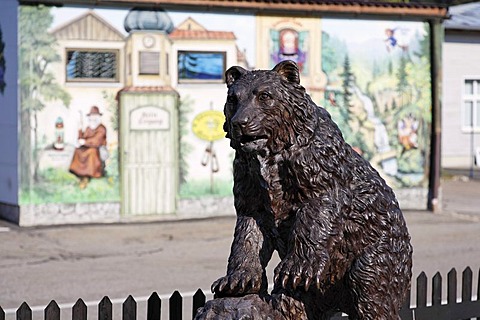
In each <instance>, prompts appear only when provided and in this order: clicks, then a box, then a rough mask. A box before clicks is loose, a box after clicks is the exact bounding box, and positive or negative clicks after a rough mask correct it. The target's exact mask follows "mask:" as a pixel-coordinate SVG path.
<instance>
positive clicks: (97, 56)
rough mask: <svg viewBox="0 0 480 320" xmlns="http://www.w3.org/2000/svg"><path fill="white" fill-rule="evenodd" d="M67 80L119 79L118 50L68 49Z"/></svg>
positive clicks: (114, 80) (96, 80)
mask: <svg viewBox="0 0 480 320" xmlns="http://www.w3.org/2000/svg"><path fill="white" fill-rule="evenodd" d="M66 74H67V81H71V82H73V81H83V82H86V81H90V82H98V81H112V82H116V81H118V50H89V49H67V65H66Z"/></svg>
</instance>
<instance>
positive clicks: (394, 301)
mask: <svg viewBox="0 0 480 320" xmlns="http://www.w3.org/2000/svg"><path fill="white" fill-rule="evenodd" d="M401 261H402V260H401V259H400V257H399V256H398V255H395V254H393V253H392V252H391V250H390V248H389V247H388V246H386V245H382V244H379V245H378V244H376V245H372V246H369V247H367V248H366V249H365V251H364V254H363V255H362V256H361V257H360V258H358V259H357V260H356V261H355V262H354V264H353V266H352V268H351V270H350V272H349V277H348V281H349V282H350V286H351V288H352V289H351V290H353V294H354V297H355V298H354V300H355V302H354V304H355V305H354V312H352V314H351V315H350V319H362V320H363V319H369V320H398V319H400V316H399V311H400V308H401V306H402V304H403V301H404V299H405V294H406V292H407V291H408V288H409V286H410V278H411V270H410V268H411V264H410V262H409V261H410V260H409V259H407V262H406V263H403V265H402V262H401ZM353 313H355V314H353Z"/></svg>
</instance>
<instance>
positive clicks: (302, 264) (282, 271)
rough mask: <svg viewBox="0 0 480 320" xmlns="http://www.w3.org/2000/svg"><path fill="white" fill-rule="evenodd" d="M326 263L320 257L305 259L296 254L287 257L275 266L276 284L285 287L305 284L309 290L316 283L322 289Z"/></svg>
mask: <svg viewBox="0 0 480 320" xmlns="http://www.w3.org/2000/svg"><path fill="white" fill-rule="evenodd" d="M324 270H325V263H324V262H322V261H320V260H319V259H313V260H308V261H307V260H304V259H300V258H299V257H298V256H296V255H293V254H292V255H289V256H287V257H285V258H284V259H283V260H282V261H280V263H279V264H278V266H277V267H276V268H275V278H274V281H275V286H276V287H281V288H284V289H288V288H292V289H293V290H296V289H297V287H301V286H303V287H304V289H305V291H308V289H309V288H310V285H311V284H312V283H314V284H315V285H316V287H317V289H320V287H321V283H322V274H323V271H324Z"/></svg>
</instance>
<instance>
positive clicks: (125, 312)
mask: <svg viewBox="0 0 480 320" xmlns="http://www.w3.org/2000/svg"><path fill="white" fill-rule="evenodd" d="M446 279H447V281H446V288H444V287H443V285H444V281H443V279H442V276H441V274H440V273H438V272H437V273H436V274H435V275H434V276H433V277H432V279H431V289H430V292H431V299H430V302H429V301H428V292H429V280H428V277H427V275H426V274H425V272H422V273H420V275H419V276H418V277H417V278H416V283H415V284H413V283H412V285H416V297H415V298H416V299H415V301H416V305H415V306H413V307H412V306H411V304H410V295H408V297H407V299H406V301H405V304H404V306H403V307H402V309H401V310H400V316H401V318H402V319H403V320H413V319H415V320H423V319H426V320H427V319H435V320H461V319H472V318H474V319H477V320H480V300H479V299H480V298H479V297H480V270H479V273H478V277H477V279H478V283H477V286H476V288H477V291H476V297H475V300H474V299H473V297H474V292H473V288H474V286H473V272H472V270H471V269H470V268H469V267H467V268H466V269H465V270H464V271H463V272H462V282H461V290H460V292H461V293H460V295H459V296H457V288H458V284H457V271H456V270H455V269H452V270H451V271H450V272H449V273H448V274H447V278H446ZM444 289H446V290H444ZM442 292H446V293H447V296H446V299H443V297H442ZM205 302H206V296H205V294H204V292H203V291H202V290H200V289H198V290H197V291H196V292H195V294H194V295H193V298H192V313H191V314H189V315H188V318H194V317H195V314H196V310H197V309H198V308H200V307H202V306H204V305H205ZM168 303H169V304H168V307H169V314H168V318H169V320H183V297H182V295H181V294H180V292H178V291H175V292H174V293H173V294H172V295H171V296H170V298H169V301H168ZM112 309H113V308H112V302H111V300H110V298H109V297H106V296H105V297H104V298H103V299H102V300H101V301H100V302H99V304H98V320H113V313H112ZM5 318H6V314H5V311H4V310H3V309H2V307H1V306H0V320H5ZM161 318H162V300H161V299H160V297H159V296H158V294H157V293H156V292H153V293H152V294H151V295H150V297H149V298H148V300H147V317H146V319H147V320H161ZM332 319H348V317H347V316H345V315H344V316H342V315H336V316H335V317H332ZM16 320H32V309H31V308H30V306H29V305H28V304H27V303H26V302H24V303H22V304H21V305H20V307H19V308H18V309H17V311H16ZM36 320H37V319H36ZM44 320H60V308H59V306H58V304H57V303H56V302H55V301H53V300H52V301H51V302H50V303H49V304H48V306H47V307H46V308H45V309H44ZM72 320H87V305H86V304H85V302H84V301H83V300H82V299H78V300H77V302H76V303H75V305H74V306H73V307H72ZM91 320H92V319H91ZM122 320H137V302H136V301H135V299H134V298H133V297H132V296H131V295H130V296H128V297H127V299H126V300H125V301H124V302H123V305H122Z"/></svg>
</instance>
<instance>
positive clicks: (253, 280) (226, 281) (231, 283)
mask: <svg viewBox="0 0 480 320" xmlns="http://www.w3.org/2000/svg"><path fill="white" fill-rule="evenodd" d="M262 283H263V279H262V272H255V271H254V270H241V271H235V272H231V273H230V274H227V275H226V276H225V277H222V278H220V279H218V280H217V281H215V282H214V283H213V284H212V292H213V293H214V294H215V297H219V298H220V297H229V296H242V295H245V294H249V293H259V292H260V291H261V290H262Z"/></svg>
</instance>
